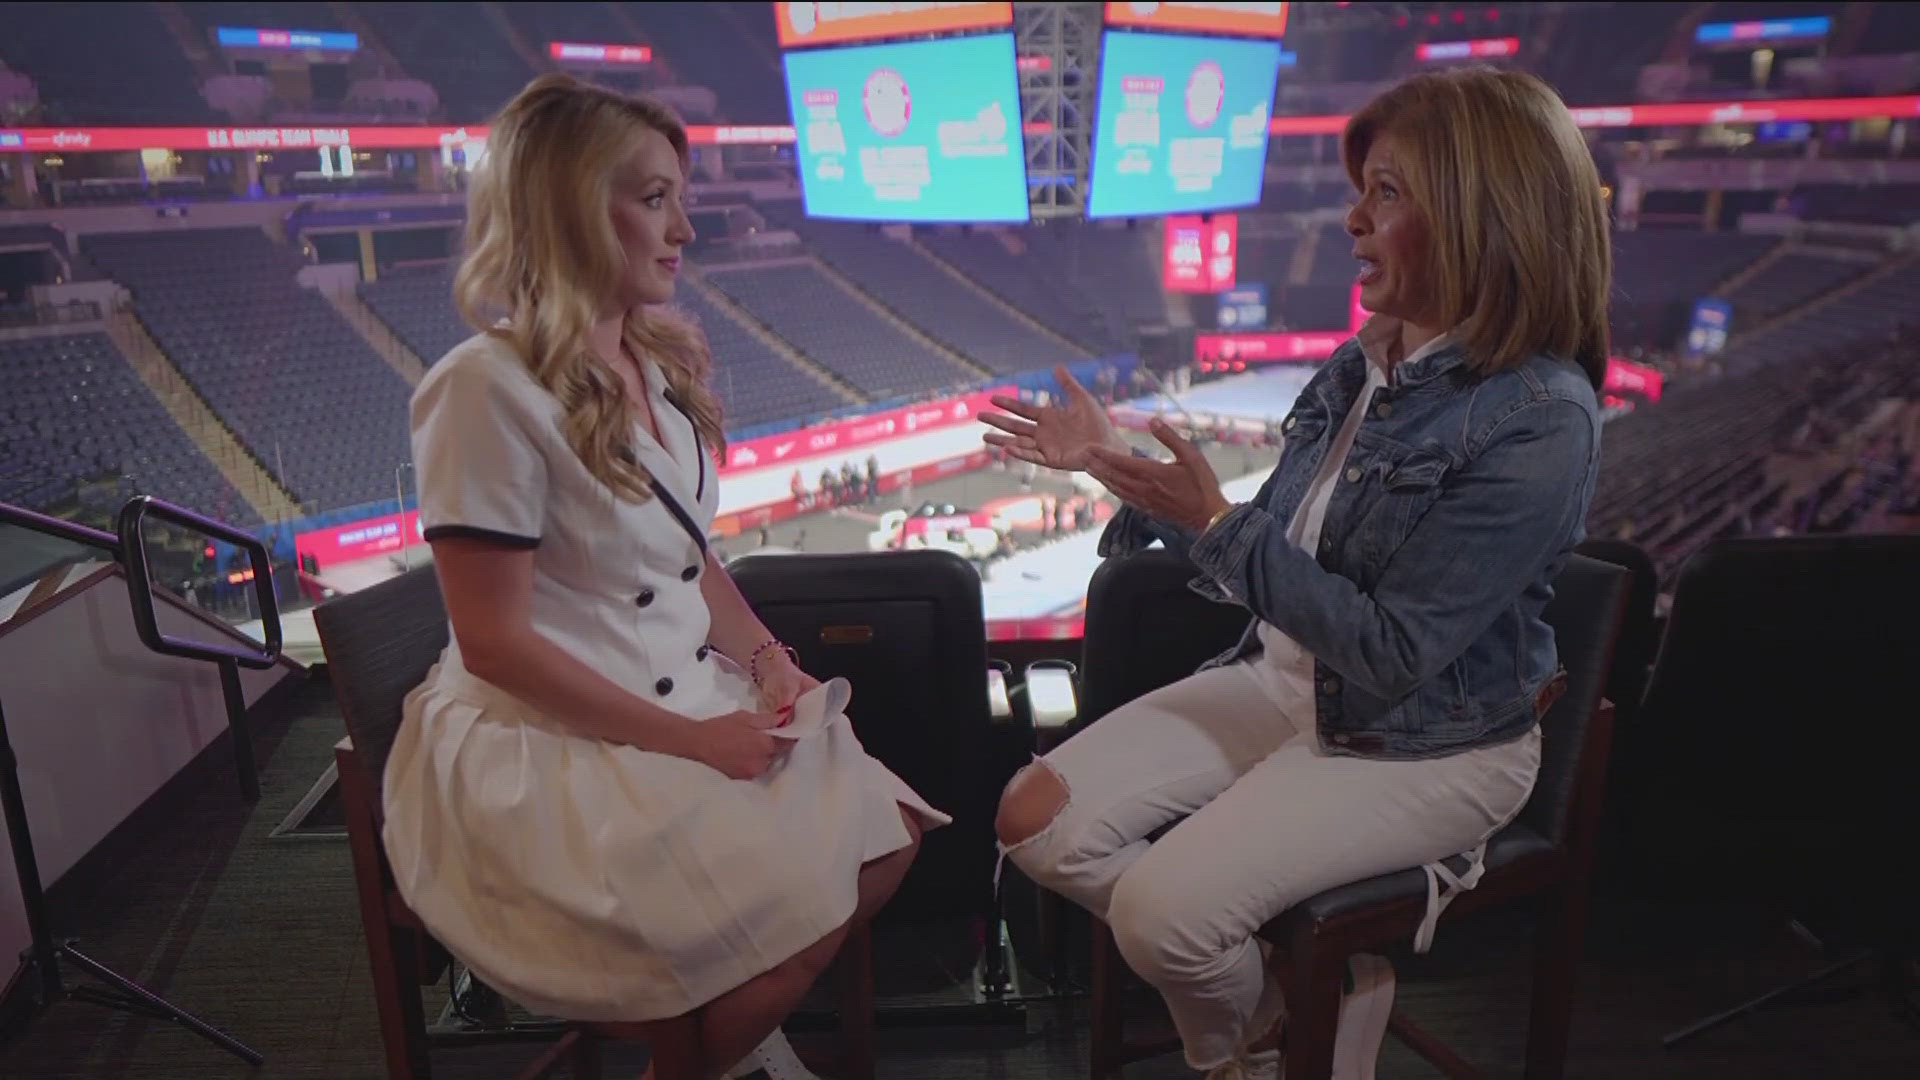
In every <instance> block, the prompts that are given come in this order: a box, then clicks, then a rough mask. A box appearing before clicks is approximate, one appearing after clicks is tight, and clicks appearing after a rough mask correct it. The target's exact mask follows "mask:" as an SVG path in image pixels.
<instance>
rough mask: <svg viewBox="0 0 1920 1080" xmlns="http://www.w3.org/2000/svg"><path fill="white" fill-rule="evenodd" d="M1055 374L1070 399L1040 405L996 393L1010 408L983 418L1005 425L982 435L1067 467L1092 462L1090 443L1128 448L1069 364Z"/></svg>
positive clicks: (1040, 461)
mask: <svg viewBox="0 0 1920 1080" xmlns="http://www.w3.org/2000/svg"><path fill="white" fill-rule="evenodd" d="M1053 377H1054V378H1055V379H1057V380H1059V382H1060V385H1061V386H1062V387H1064V388H1065V389H1066V400H1064V401H1062V402H1060V403H1058V404H1054V405H1046V406H1040V405H1034V404H1030V403H1028V402H1025V401H1021V400H1020V399H1018V398H1011V397H1007V396H1005V395H1003V394H995V395H994V396H993V398H992V399H991V400H992V401H993V404H994V405H995V406H997V407H999V408H1001V409H1003V410H1005V412H983V413H981V414H980V421H981V422H982V423H984V424H988V425H991V426H993V427H996V428H999V429H1000V431H990V432H987V433H986V434H985V435H984V436H982V438H983V439H985V440H986V442H987V444H988V445H989V446H997V447H999V448H1001V449H1002V450H1005V451H1006V452H1007V455H1008V456H1009V457H1013V458H1016V459H1018V460H1020V461H1025V462H1030V463H1032V464H1034V465H1044V466H1046V467H1047V468H1049V469H1065V470H1068V471H1074V470H1079V469H1085V468H1086V467H1087V451H1088V449H1089V448H1091V447H1095V446H1106V447H1111V448H1113V449H1114V450H1116V451H1117V452H1119V453H1121V454H1125V453H1127V443H1126V440H1124V439H1122V438H1121V437H1120V431H1119V429H1118V428H1115V427H1114V426H1113V421H1112V420H1111V419H1110V418H1108V416H1107V410H1106V409H1104V408H1102V407H1101V405H1100V403H1099V402H1098V401H1095V400H1094V399H1093V395H1092V394H1089V393H1087V389H1086V387H1084V386H1081V385H1080V384H1079V383H1078V382H1075V381H1074V378H1073V376H1072V375H1069V374H1068V373H1067V369H1066V367H1065V366H1061V367H1056V368H1054V369H1053ZM1002 432H1004V433H1005V434H1002Z"/></svg>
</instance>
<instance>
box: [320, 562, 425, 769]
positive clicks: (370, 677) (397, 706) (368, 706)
mask: <svg viewBox="0 0 1920 1080" xmlns="http://www.w3.org/2000/svg"><path fill="white" fill-rule="evenodd" d="M313 623H314V627H315V628H316V629H318V630H319V631H320V644H321V647H322V648H323V649H325V650H326V654H327V670H328V674H329V675H330V677H331V678H332V680H333V693H334V696H335V697H336V698H338V699H339V701H340V711H341V713H342V714H343V715H344V716H345V718H346V722H347V734H349V735H351V736H352V737H353V746H354V749H355V750H356V751H357V752H358V756H359V759H360V761H361V762H362V763H363V764H364V765H365V766H366V768H367V770H368V772H369V773H371V774H372V775H371V780H372V783H373V788H372V790H374V791H379V790H380V777H381V774H382V773H383V772H384V771H385V770H386V767H387V754H388V752H389V751H391V750H392V749H393V739H394V735H395V733H396V732H398V731H399V729H400V711H401V705H402V703H403V702H404V701H405V700H406V696H407V694H408V692H410V691H411V690H412V689H413V688H414V687H416V686H419V685H420V684H421V682H423V681H424V680H425V679H426V677H427V672H428V671H429V670H430V669H431V668H432V667H433V665H434V663H435V662H437V661H438V660H439V659H440V653H441V652H442V651H443V650H444V649H446V647H447V639H448V636H449V634H450V633H451V631H450V629H449V627H448V626H447V609H446V605H445V604H444V603H443V602H442V601H441V599H440V583H439V581H438V580H436V579H435V578H434V574H433V567H432V566H423V567H420V568H418V569H415V570H409V571H407V572H406V573H404V574H401V575H400V576H399V577H396V578H390V579H388V580H386V581H383V582H380V583H379V584H378V585H374V586H372V587H371V588H366V589H361V590H360V591H359V592H352V593H347V594H345V595H343V596H338V597H335V598H334V599H332V600H329V601H327V602H326V603H324V604H322V605H320V606H319V607H317V608H315V609H314V611H313Z"/></svg>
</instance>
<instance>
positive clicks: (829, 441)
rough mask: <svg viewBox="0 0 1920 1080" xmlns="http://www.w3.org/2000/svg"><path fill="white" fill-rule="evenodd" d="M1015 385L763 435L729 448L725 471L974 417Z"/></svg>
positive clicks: (766, 465)
mask: <svg viewBox="0 0 1920 1080" xmlns="http://www.w3.org/2000/svg"><path fill="white" fill-rule="evenodd" d="M1011 393H1013V387H1011V386H1000V387H994V388H992V389H989V390H982V391H980V392H979V393H977V394H968V395H967V396H965V397H957V398H948V399H946V400H945V401H930V402H927V403H925V404H921V405H907V406H904V407H902V408H898V409H888V410H887V411H886V412H879V413H873V414H871V415H869V416H856V417H853V418H851V419H847V420H835V421H832V422H830V423H826V424H820V425H817V426H814V427H804V428H797V429H795V430H793V431H783V432H781V433H780V434H778V435H763V436H761V437H760V438H757V439H747V440H745V441H743V442H737V443H733V444H732V445H730V446H728V447H727V460H726V463H725V464H723V465H722V466H720V475H722V476H725V475H727V474H728V473H733V472H742V471H745V470H748V469H768V468H773V467H775V466H778V465H780V464H782V463H785V462H798V461H801V460H803V459H805V458H809V457H813V456H815V455H817V454H833V453H844V452H846V451H848V450H852V449H854V448H855V447H859V446H865V445H867V444H868V443H875V442H882V441H885V440H887V439H898V438H901V437H903V436H907V435H918V434H920V433H921V432H925V431H933V430H935V429H936V428H943V427H951V426H953V425H954V424H965V423H970V422H972V421H973V417H974V414H975V413H978V412H980V411H982V410H984V409H986V408H987V399H988V398H989V397H990V396H992V395H994V394H1011Z"/></svg>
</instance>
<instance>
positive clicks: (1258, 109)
mask: <svg viewBox="0 0 1920 1080" xmlns="http://www.w3.org/2000/svg"><path fill="white" fill-rule="evenodd" d="M1101 42H1102V43H1101V46H1100V101H1099V107H1098V109H1097V110H1096V111H1095V116H1094V124H1093V136H1094V147H1093V168H1092V170H1091V174H1090V176H1089V178H1088V192H1087V216H1088V217H1094V218H1104V217H1150V216H1154V215H1159V214H1185V213H1197V212H1201V211H1206V210H1227V209H1232V208H1234V207H1240V206H1252V205H1253V204H1255V203H1257V202H1259V201H1260V182H1261V177H1262V173H1263V171H1264V170H1265V168H1266V160H1267V120H1268V116H1269V115H1270V114H1271V113H1272V112H1273V85H1274V79H1275V78H1276V77H1277V76H1278V75H1279V71H1280V45H1279V43H1278V42H1275V41H1246V40H1238V39H1233V38H1217V37H1190V36H1186V35H1180V34H1152V33H1128V32H1124V31H1113V30H1109V31H1106V32H1105V33H1104V34H1103V35H1102V38H1101Z"/></svg>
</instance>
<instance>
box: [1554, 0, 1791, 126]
mask: <svg viewBox="0 0 1920 1080" xmlns="http://www.w3.org/2000/svg"><path fill="white" fill-rule="evenodd" d="M1694 6H1695V5H1693V4H1681V3H1664V2H1663V3H1638V4H1607V5H1597V4H1596V5H1591V6H1588V5H1567V6H1566V7H1565V8H1564V9H1563V11H1562V12H1561V18H1560V21H1559V23H1558V24H1557V25H1556V26H1555V28H1554V30H1553V33H1552V37H1551V40H1550V41H1549V43H1548V46H1547V49H1546V55H1545V56H1543V57H1542V58H1541V60H1540V63H1539V71H1540V74H1542V75H1543V76H1544V77H1545V78H1546V79H1547V81H1548V82H1550V83H1552V84H1553V86H1554V88H1555V89H1556V90H1558V91H1559V92H1560V96H1561V97H1562V98H1564V99H1566V102H1567V104H1569V105H1619V104H1623V103H1625V102H1628V101H1632V100H1635V90H1636V87H1635V85H1634V84H1635V79H1636V78H1637V76H1638V75H1639V73H1640V69H1641V68H1643V67H1645V66H1646V65H1648V64H1650V63H1653V62H1654V61H1656V60H1658V59H1660V56H1661V51H1662V50H1663V49H1665V48H1666V46H1667V42H1668V41H1669V40H1670V39H1671V38H1672V37H1673V35H1674V28H1675V27H1676V26H1677V25H1679V24H1680V22H1681V21H1682V20H1683V19H1685V18H1686V17H1687V15H1688V12H1689V9H1691V8H1693V7H1694ZM1796 14H1797V12H1796Z"/></svg>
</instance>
